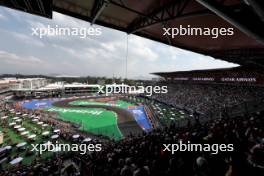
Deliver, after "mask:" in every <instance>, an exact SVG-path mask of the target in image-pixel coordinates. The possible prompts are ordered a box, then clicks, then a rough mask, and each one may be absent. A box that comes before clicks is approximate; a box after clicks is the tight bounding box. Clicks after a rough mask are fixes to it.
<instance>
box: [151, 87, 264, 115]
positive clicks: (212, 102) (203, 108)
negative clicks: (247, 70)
mask: <svg viewBox="0 0 264 176" xmlns="http://www.w3.org/2000/svg"><path fill="white" fill-rule="evenodd" d="M152 98H154V99H156V100H159V101H161V102H164V103H166V104H170V105H173V106H176V107H180V108H184V109H188V110H192V111H198V112H201V113H208V111H213V112H214V111H215V110H218V109H223V108H225V107H232V106H235V105H238V104H243V103H244V102H250V101H257V100H260V99H262V100H263V99H264V88H263V87H252V86H250V87H249V86H233V85H212V84H211V85H205V84H173V85H168V93H167V94H155V95H153V96H152Z"/></svg>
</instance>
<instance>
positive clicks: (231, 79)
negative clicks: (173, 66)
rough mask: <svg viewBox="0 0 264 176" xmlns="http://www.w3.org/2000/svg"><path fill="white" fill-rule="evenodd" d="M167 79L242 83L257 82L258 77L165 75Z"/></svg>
mask: <svg viewBox="0 0 264 176" xmlns="http://www.w3.org/2000/svg"><path fill="white" fill-rule="evenodd" d="M167 80H168V81H197V82H243V83H257V82H260V81H259V79H257V78H255V77H221V78H215V77H174V78H170V77H167Z"/></svg>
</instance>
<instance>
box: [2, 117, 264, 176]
mask: <svg viewBox="0 0 264 176" xmlns="http://www.w3.org/2000/svg"><path fill="white" fill-rule="evenodd" d="M263 115H264V114H263V113H257V114H253V115H251V116H245V117H237V118H227V119H217V120H214V121H211V122H208V123H205V124H199V123H197V124H195V125H194V126H193V127H192V128H190V127H185V128H180V129H179V128H178V129H177V128H175V127H174V126H173V125H172V126H170V127H168V128H165V129H163V130H160V129H157V130H153V131H152V132H149V133H144V134H142V135H139V136H131V137H127V138H125V139H123V140H120V141H105V142H103V143H104V145H103V146H104V147H103V150H102V151H101V152H93V153H88V154H85V155H80V154H78V153H76V152H74V153H71V152H68V153H66V154H62V155H54V156H53V157H52V158H51V159H48V160H46V161H43V160H38V159H36V160H35V161H34V162H33V163H32V164H31V165H26V166H17V167H15V168H12V169H10V170H2V171H1V173H4V174H11V173H13V174H14V175H51V174H52V175H60V173H61V172H63V173H64V174H65V173H67V174H68V175H80V174H81V175H93V176H101V175H109V176H130V175H131V176H141V175H142V176H148V175H153V176H155V175H157V176H160V175H162V176H166V175H168V176H172V175H183V176H189V175H192V176H193V175H196V176H209V175H214V176H218V175H219V176H220V175H228V176H231V175H233V176H243V175H260V173H263V171H264V163H263V157H264V155H263V154H264V153H263V147H264V132H263V129H264V128H263V127H264V121H263V120H264V119H263ZM179 140H181V141H183V142H187V141H190V142H191V143H198V144H199V143H201V144H203V143H209V144H215V143H217V144H223V143H225V144H227V143H231V144H234V151H233V152H219V153H218V154H211V153H210V152H176V153H174V154H173V155H172V154H171V153H170V152H168V151H163V149H164V146H163V144H170V143H171V144H174V143H178V142H179ZM77 142H81V140H79V141H77ZM97 142H98V141H97ZM100 142H102V141H100ZM67 164H68V166H69V167H67V169H65V170H64V169H62V168H64V166H65V165H67Z"/></svg>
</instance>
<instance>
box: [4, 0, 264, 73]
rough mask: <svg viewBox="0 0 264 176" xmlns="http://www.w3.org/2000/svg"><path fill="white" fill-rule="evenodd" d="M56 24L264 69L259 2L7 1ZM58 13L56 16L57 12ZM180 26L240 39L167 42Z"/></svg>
mask: <svg viewBox="0 0 264 176" xmlns="http://www.w3.org/2000/svg"><path fill="white" fill-rule="evenodd" d="M0 4H2V5H5V6H8V7H11V8H16V9H20V10H24V11H26V12H30V13H33V14H37V15H42V16H45V17H49V18H52V10H53V11H57V12H60V13H62V14H65V15H69V16H72V17H75V18H79V19H82V20H85V21H88V22H91V23H92V24H98V25H102V26H106V27H110V28H113V29H116V30H120V31H123V32H126V33H128V34H135V35H138V36H142V37H145V38H148V39H152V40H155V41H158V42H162V43H165V44H169V45H172V46H175V47H179V48H182V49H187V50H190V51H194V52H197V53H201V54H205V55H209V56H212V57H214V58H218V59H222V60H226V61H229V62H234V63H238V64H240V65H252V66H254V67H256V66H257V67H261V68H263V67H264V60H263V56H264V32H263V31H264V10H263V9H264V5H263V4H264V2H260V1H257V0H144V1H143V0H89V1H87V0H53V2H52V0H36V1H30V0H1V1H0ZM51 7H52V10H51ZM180 25H183V26H187V25H190V26H191V27H201V28H207V27H208V28H221V27H225V28H229V27H233V28H234V35H232V36H221V37H218V38H215V39H213V38H212V37H210V36H177V37H175V38H171V37H168V36H164V35H163V34H164V30H163V28H164V27H166V28H170V27H171V28H172V27H179V26H180Z"/></svg>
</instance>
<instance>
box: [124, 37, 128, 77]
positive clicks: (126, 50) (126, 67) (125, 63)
mask: <svg viewBox="0 0 264 176" xmlns="http://www.w3.org/2000/svg"><path fill="white" fill-rule="evenodd" d="M127 59H128V34H127V41H126V63H125V64H126V66H125V67H126V68H125V69H126V70H125V79H126V80H127Z"/></svg>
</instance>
